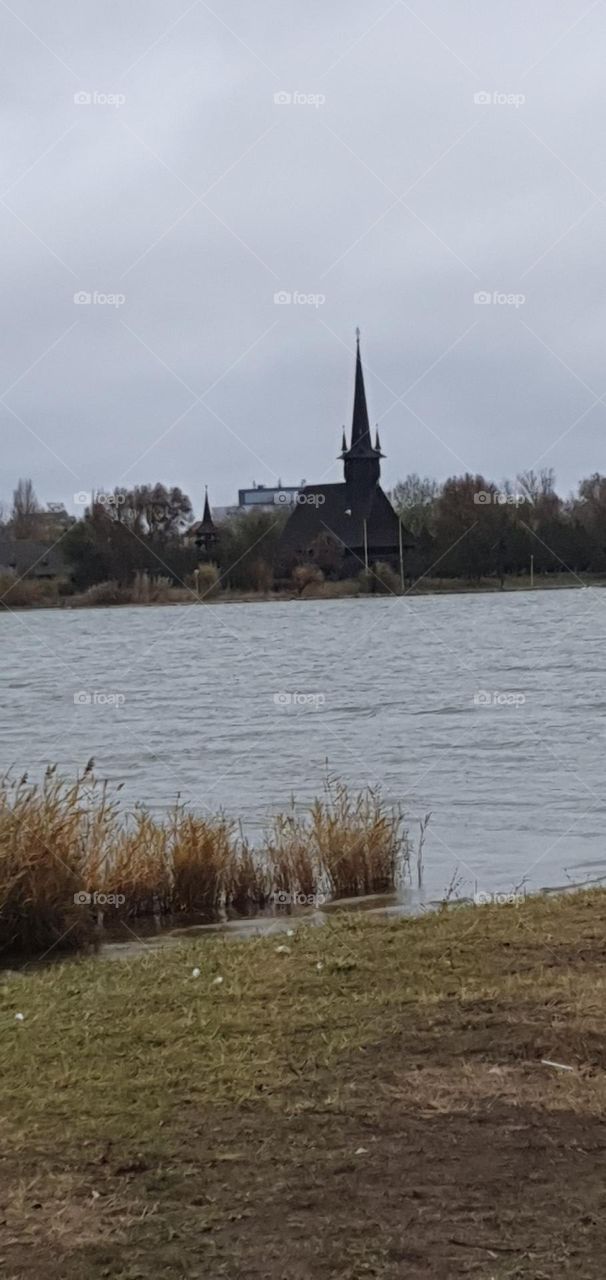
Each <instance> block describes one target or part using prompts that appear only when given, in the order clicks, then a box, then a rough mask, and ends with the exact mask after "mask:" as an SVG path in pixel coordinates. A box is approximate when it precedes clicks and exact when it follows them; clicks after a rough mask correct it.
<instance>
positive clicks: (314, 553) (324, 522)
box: [275, 330, 413, 577]
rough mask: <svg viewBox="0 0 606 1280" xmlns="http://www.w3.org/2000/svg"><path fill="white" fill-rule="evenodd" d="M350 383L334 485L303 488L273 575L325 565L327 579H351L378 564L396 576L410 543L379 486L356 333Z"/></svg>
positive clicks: (378, 455) (378, 451) (379, 454)
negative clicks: (348, 421) (339, 476)
mask: <svg viewBox="0 0 606 1280" xmlns="http://www.w3.org/2000/svg"><path fill="white" fill-rule="evenodd" d="M356 347H357V349H356V379H355V390H354V405H353V420H352V427H351V441H350V444H349V446H348V444H347V439H346V436H345V431H343V444H342V449H341V453H340V454H339V457H340V458H341V459H342V461H343V471H344V479H343V481H342V482H341V483H340V484H319V485H305V487H304V488H302V489H300V490H299V494H298V498H297V500H296V502H295V505H294V507H293V511H292V515H291V516H290V518H289V520H288V522H287V524H286V525H285V527H284V530H283V533H282V535H281V538H280V540H279V543H278V546H277V549H276V558H275V559H276V568H277V570H278V572H279V573H288V572H290V571H292V569H293V567H294V566H295V565H297V564H314V563H315V564H318V565H319V567H321V568H323V569H326V568H327V566H330V570H331V572H332V576H341V577H353V576H355V575H357V574H359V573H361V572H362V571H363V570H364V569H368V568H369V567H370V568H371V567H372V565H373V564H376V563H378V562H382V563H386V564H389V565H390V566H391V567H392V568H393V569H395V570H396V571H399V569H400V567H401V564H402V561H403V555H404V552H405V551H406V550H407V549H408V548H410V547H412V546H413V540H412V538H411V536H410V534H409V533H408V531H407V530H406V529H404V527H403V526H402V524H401V522H400V520H399V518H398V516H397V515H396V512H395V511H394V509H393V507H392V505H391V502H390V501H389V498H388V497H387V494H386V493H385V492H384V491H383V489H382V488H381V485H380V483H379V481H380V478H381V458H383V457H384V456H385V455H384V454H383V453H382V452H381V444H380V440H379V432H378V429H377V431H376V435H375V443H374V445H373V443H372V439H371V434H370V423H369V420H368V407H367V404H366V391H365V388H364V373H363V370H362V358H361V355H360V331H359V330H358V331H357V334H356Z"/></svg>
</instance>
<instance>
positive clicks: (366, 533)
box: [364, 521, 368, 573]
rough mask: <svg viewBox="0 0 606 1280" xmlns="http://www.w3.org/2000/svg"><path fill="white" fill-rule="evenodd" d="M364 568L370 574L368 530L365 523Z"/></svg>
mask: <svg viewBox="0 0 606 1280" xmlns="http://www.w3.org/2000/svg"><path fill="white" fill-rule="evenodd" d="M364 568H365V570H366V572H367V573H368V529H367V527H366V521H364Z"/></svg>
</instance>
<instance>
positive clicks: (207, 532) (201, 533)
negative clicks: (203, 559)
mask: <svg viewBox="0 0 606 1280" xmlns="http://www.w3.org/2000/svg"><path fill="white" fill-rule="evenodd" d="M195 541H196V546H197V547H199V548H200V550H201V551H203V552H204V554H205V555H207V556H208V555H210V554H211V552H212V551H214V549H215V547H216V545H217V543H218V541H219V534H218V532H217V526H216V525H215V522H214V520H213V518H212V515H211V511H210V503H209V501H208V485H206V487H205V490H204V515H203V516H202V519H201V520H200V521H199V522H198V524H197V525H196V537H195Z"/></svg>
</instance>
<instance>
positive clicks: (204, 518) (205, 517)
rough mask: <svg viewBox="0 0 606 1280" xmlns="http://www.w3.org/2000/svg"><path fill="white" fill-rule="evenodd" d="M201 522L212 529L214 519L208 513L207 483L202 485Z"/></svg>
mask: <svg viewBox="0 0 606 1280" xmlns="http://www.w3.org/2000/svg"><path fill="white" fill-rule="evenodd" d="M202 524H203V525H207V526H208V527H209V528H210V529H214V527H215V525H214V520H213V518H212V516H211V514H210V504H209V501H208V485H207V484H206V485H205V486H204V515H203V516H202Z"/></svg>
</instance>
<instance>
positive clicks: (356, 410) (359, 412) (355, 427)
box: [351, 329, 372, 455]
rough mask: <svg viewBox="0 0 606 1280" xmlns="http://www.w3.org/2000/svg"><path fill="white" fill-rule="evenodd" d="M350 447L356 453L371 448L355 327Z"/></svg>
mask: <svg viewBox="0 0 606 1280" xmlns="http://www.w3.org/2000/svg"><path fill="white" fill-rule="evenodd" d="M351 449H352V452H353V451H354V450H355V452H356V454H358V455H360V454H362V453H365V452H366V450H367V449H372V442H371V439H370V423H369V421H368V407H367V404H366V390H365V387H364V374H363V372H362V357H361V355H360V330H359V329H356V386H355V391H354V407H353V420H352V424H351Z"/></svg>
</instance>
